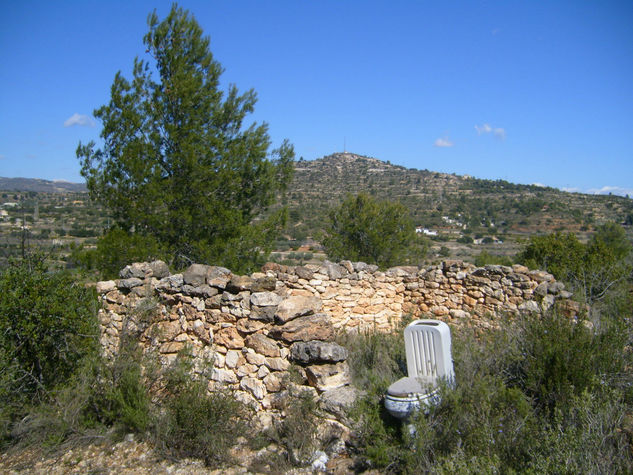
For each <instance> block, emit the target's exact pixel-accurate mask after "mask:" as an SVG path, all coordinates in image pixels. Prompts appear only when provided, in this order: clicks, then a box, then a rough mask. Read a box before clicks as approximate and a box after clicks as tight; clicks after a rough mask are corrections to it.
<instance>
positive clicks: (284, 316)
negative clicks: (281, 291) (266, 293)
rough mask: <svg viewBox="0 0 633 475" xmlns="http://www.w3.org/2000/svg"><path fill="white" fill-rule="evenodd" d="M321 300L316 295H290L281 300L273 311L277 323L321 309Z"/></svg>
mask: <svg viewBox="0 0 633 475" xmlns="http://www.w3.org/2000/svg"><path fill="white" fill-rule="evenodd" d="M322 306H323V302H322V301H321V299H320V298H318V297H307V296H303V295H292V296H290V297H287V298H285V299H284V300H282V301H281V303H280V304H279V306H278V307H277V312H276V313H275V321H276V322H277V323H282V324H283V323H286V322H288V321H290V320H292V319H295V318H297V317H301V316H303V315H312V314H314V313H317V312H318V311H319V310H321V307H322Z"/></svg>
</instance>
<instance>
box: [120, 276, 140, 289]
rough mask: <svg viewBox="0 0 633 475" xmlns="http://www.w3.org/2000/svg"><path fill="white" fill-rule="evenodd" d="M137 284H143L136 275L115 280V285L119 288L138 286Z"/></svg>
mask: <svg viewBox="0 0 633 475" xmlns="http://www.w3.org/2000/svg"><path fill="white" fill-rule="evenodd" d="M139 285H143V281H142V280H141V279H139V278H138V277H130V278H129V279H119V280H118V281H117V287H118V288H119V289H133V288H134V287H138V286H139Z"/></svg>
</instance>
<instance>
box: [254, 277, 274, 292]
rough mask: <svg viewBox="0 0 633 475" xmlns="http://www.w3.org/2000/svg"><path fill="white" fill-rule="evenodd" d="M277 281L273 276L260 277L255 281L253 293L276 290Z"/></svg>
mask: <svg viewBox="0 0 633 475" xmlns="http://www.w3.org/2000/svg"><path fill="white" fill-rule="evenodd" d="M276 287H277V279H275V278H274V277H271V276H265V277H259V278H256V279H254V280H253V283H252V285H251V292H267V291H271V290H275V288H276Z"/></svg>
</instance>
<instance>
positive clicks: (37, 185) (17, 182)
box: [0, 177, 88, 193]
mask: <svg viewBox="0 0 633 475" xmlns="http://www.w3.org/2000/svg"><path fill="white" fill-rule="evenodd" d="M0 191H35V192H38V193H40V192H43V193H68V192H73V193H79V192H83V191H88V189H87V188H86V184H85V183H72V182H70V181H57V180H56V181H51V180H42V179H41V178H7V177H0Z"/></svg>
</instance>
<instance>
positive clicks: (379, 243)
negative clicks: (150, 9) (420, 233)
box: [323, 193, 427, 267]
mask: <svg viewBox="0 0 633 475" xmlns="http://www.w3.org/2000/svg"><path fill="white" fill-rule="evenodd" d="M323 244H324V246H325V248H326V251H327V253H328V256H329V257H330V258H332V259H350V260H359V261H363V262H366V263H368V264H377V265H379V266H381V267H389V266H394V265H402V264H407V263H412V264H417V263H418V261H419V260H420V259H421V258H422V257H424V254H425V253H426V247H427V245H426V241H425V240H424V239H422V238H418V237H417V236H416V232H415V226H414V224H413V221H412V220H411V217H410V216H409V210H408V209H407V208H406V207H405V206H404V205H403V204H401V203H395V202H390V201H379V200H376V199H375V198H373V197H371V196H370V195H367V194H365V193H360V194H358V195H356V196H353V195H348V196H347V198H346V199H345V200H344V201H343V203H342V204H341V205H340V206H339V207H337V208H334V209H332V210H331V211H330V214H329V225H328V228H327V236H326V237H325V239H324V240H323Z"/></svg>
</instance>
